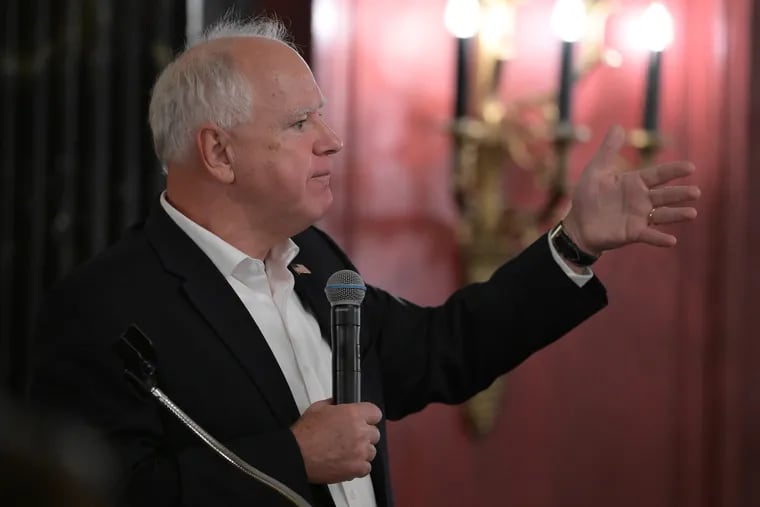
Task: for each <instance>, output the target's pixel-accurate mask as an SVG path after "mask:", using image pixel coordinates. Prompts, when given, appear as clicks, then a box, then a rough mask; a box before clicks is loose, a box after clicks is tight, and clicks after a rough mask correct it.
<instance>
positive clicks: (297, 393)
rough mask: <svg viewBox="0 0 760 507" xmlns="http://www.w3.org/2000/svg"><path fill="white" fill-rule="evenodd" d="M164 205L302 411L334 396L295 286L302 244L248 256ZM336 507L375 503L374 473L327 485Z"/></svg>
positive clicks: (325, 355)
mask: <svg viewBox="0 0 760 507" xmlns="http://www.w3.org/2000/svg"><path fill="white" fill-rule="evenodd" d="M161 206H163V208H164V210H165V211H166V213H167V214H168V215H169V217H170V218H171V219H172V220H173V221H174V222H175V223H176V224H177V225H178V226H179V227H180V229H182V230H183V231H185V233H186V234H187V235H188V236H190V239H192V240H193V242H195V244H197V245H198V247H199V248H200V249H201V250H203V253H205V254H206V255H207V256H208V258H209V259H211V262H213V263H214V265H215V266H216V268H217V269H218V270H219V271H220V272H221V273H222V275H223V276H224V278H225V279H226V280H227V283H229V284H230V287H232V289H233V290H234V291H235V293H236V294H237V295H238V297H239V298H240V300H241V301H242V302H243V304H244V305H245V307H246V309H247V310H248V312H249V313H250V314H251V318H253V320H254V321H255V322H256V325H257V326H258V327H259V329H260V330H261V334H262V335H264V339H265V340H266V341H267V344H268V345H269V348H270V349H271V350H272V354H273V355H274V357H275V359H276V360H277V364H279V366H280V369H281V370H282V373H283V375H284V376H285V380H286V381H287V382H288V387H289V388H290V392H291V393H292V394H293V399H294V400H295V402H296V406H297V407H298V410H299V412H300V413H301V414H303V413H304V411H305V410H306V409H307V408H308V407H309V406H310V405H311V404H312V403H315V402H317V401H320V400H324V399H326V398H329V397H330V396H331V391H332V353H331V351H330V346H329V345H328V343H327V341H325V340H324V339H323V338H322V335H321V332H320V330H319V324H318V323H317V320H316V319H315V318H314V316H313V315H312V314H311V313H310V312H309V311H307V310H306V309H305V308H304V307H303V305H302V304H301V300H300V299H299V298H298V296H297V295H296V293H295V291H294V290H293V285H294V280H293V274H292V273H291V272H290V270H289V269H288V266H289V265H290V263H291V262H292V261H293V259H294V258H295V257H296V255H298V245H296V244H295V243H294V242H293V241H292V240H290V239H289V240H287V241H286V242H283V243H282V244H279V245H276V246H275V247H274V248H272V250H271V251H270V252H269V255H267V258H266V259H264V261H261V260H259V259H254V258H252V257H249V256H248V255H247V254H245V253H243V252H241V251H240V250H238V249H237V248H235V247H234V246H232V245H230V244H229V243H227V242H226V241H224V240H223V239H221V238H220V237H218V236H216V235H215V234H213V233H212V232H210V231H208V230H207V229H204V228H203V227H201V226H200V225H198V224H197V223H195V222H193V221H192V220H190V219H189V218H187V217H186V216H185V215H183V214H182V213H180V212H179V211H178V210H177V209H176V208H174V207H173V206H172V205H171V204H169V202H168V201H167V200H166V197H165V195H164V194H161ZM328 488H329V490H330V495H331V496H332V499H333V501H334V502H335V505H336V507H374V506H376V505H377V503H376V501H375V493H374V490H373V489H372V481H371V479H370V477H369V476H366V477H361V478H359V479H354V480H352V481H347V482H342V483H339V484H330V485H329V486H328Z"/></svg>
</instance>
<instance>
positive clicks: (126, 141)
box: [112, 2, 144, 235]
mask: <svg viewBox="0 0 760 507" xmlns="http://www.w3.org/2000/svg"><path fill="white" fill-rule="evenodd" d="M143 3H144V2H141V3H138V4H137V5H134V4H132V3H128V2H118V3H117V4H116V6H115V8H116V11H117V13H118V15H117V16H116V19H118V20H119V23H118V25H117V26H116V27H115V28H116V30H115V33H116V34H117V35H118V39H117V40H116V41H115V43H116V54H115V57H116V58H117V61H118V62H119V63H118V66H117V67H118V68H117V72H118V74H119V75H120V79H119V80H118V82H117V83H114V84H115V92H116V93H115V98H116V105H115V107H114V112H115V113H116V115H117V116H116V118H118V119H119V127H118V128H117V129H114V131H115V132H118V133H120V135H119V137H118V138H117V139H115V140H114V143H115V144H116V145H117V146H118V148H117V147H115V149H114V154H115V155H117V158H116V160H114V166H115V167H117V169H118V174H119V181H118V185H117V186H116V188H117V190H118V192H119V195H118V196H114V197H115V198H116V199H114V204H115V205H116V206H117V207H118V208H119V209H118V210H117V211H118V213H117V218H118V221H117V222H116V223H115V224H114V229H113V231H112V233H113V235H119V234H120V233H121V231H122V230H123V229H125V228H126V227H128V226H129V225H132V224H134V223H135V222H136V221H137V218H138V210H139V198H140V188H139V187H140V179H141V175H142V174H141V171H140V167H139V164H140V148H141V147H140V132H141V130H142V129H143V125H144V122H143V120H144V117H143V111H144V104H143V103H142V100H141V99H142V95H141V93H140V70H141V69H140V53H141V48H142V44H143V36H142V34H143V26H142V19H141V16H140V8H139V6H140V5H141V4H143Z"/></svg>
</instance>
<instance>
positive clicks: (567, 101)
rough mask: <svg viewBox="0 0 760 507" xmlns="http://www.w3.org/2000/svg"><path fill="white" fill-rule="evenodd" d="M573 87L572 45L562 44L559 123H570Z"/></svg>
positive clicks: (569, 43) (570, 43) (568, 43)
mask: <svg viewBox="0 0 760 507" xmlns="http://www.w3.org/2000/svg"><path fill="white" fill-rule="evenodd" d="M572 87H573V43H572V42H567V41H563V42H562V62H561V70H560V85H559V97H558V98H557V102H558V107H559V123H567V122H569V121H570V108H571V101H572Z"/></svg>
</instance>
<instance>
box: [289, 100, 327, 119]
mask: <svg viewBox="0 0 760 507" xmlns="http://www.w3.org/2000/svg"><path fill="white" fill-rule="evenodd" d="M325 105H327V100H326V99H321V100H320V101H319V105H318V106H317V107H302V108H299V109H296V110H295V111H293V116H303V115H305V114H309V113H315V112H317V111H319V110H320V109H322V108H323V107H325Z"/></svg>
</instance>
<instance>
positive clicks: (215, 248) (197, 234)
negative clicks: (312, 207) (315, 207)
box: [160, 192, 299, 277]
mask: <svg viewBox="0 0 760 507" xmlns="http://www.w3.org/2000/svg"><path fill="white" fill-rule="evenodd" d="M165 194H166V192H161V197H160V201H161V207H163V208H164V211H166V214H167V215H169V218H171V219H172V220H173V221H174V222H175V223H176V224H177V226H178V227H179V228H180V229H182V230H183V231H184V232H185V234H187V235H188V236H189V237H190V239H191V240H193V242H194V243H195V244H196V245H198V247H199V248H200V249H201V250H202V251H203V253H205V254H206V256H207V257H208V258H209V259H211V262H213V263H214V265H215V266H216V268H217V269H218V270H219V271H220V272H221V273H222V274H223V275H224V276H225V277H228V276H232V273H233V271H234V270H235V268H236V267H237V266H238V265H240V264H241V263H243V262H246V263H250V261H247V259H250V260H251V261H253V262H261V261H259V260H258V259H253V258H251V257H250V256H249V255H248V254H246V253H245V252H242V251H241V250H238V249H237V248H235V247H234V246H232V245H230V244H229V243H227V242H226V241H224V240H223V239H222V238H220V237H219V236H217V235H216V234H214V233H213V232H211V231H209V230H208V229H205V228H203V227H202V226H201V225H199V224H197V223H195V222H193V221H192V220H190V219H189V218H188V217H186V216H185V215H183V214H182V212H180V211H179V210H178V209H177V208H175V207H174V206H172V205H171V204H170V203H169V201H167V200H166V195H165ZM298 251H299V248H298V245H296V244H295V242H294V241H293V240H292V239H290V238H288V239H287V240H286V241H283V242H282V243H278V244H276V245H275V246H274V247H273V248H272V249H271V250H270V251H269V255H267V258H266V259H265V263H266V264H267V265H268V264H270V263H274V264H275V265H277V266H282V267H287V266H288V265H290V263H291V262H292V261H293V259H295V257H296V256H297V255H298Z"/></svg>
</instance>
